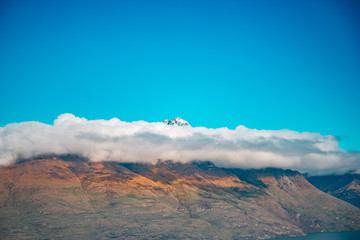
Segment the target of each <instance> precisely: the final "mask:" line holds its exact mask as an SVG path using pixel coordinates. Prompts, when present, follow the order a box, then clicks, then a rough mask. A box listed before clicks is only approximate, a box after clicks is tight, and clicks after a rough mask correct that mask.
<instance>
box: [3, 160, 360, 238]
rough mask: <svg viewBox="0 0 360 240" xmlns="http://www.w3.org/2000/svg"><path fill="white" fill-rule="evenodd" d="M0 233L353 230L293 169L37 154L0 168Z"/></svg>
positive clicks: (355, 220)
mask: <svg viewBox="0 0 360 240" xmlns="http://www.w3.org/2000/svg"><path fill="white" fill-rule="evenodd" d="M0 182H1V184H0V229H1V231H0V234H1V235H0V238H1V239H266V238H276V237H285V236H297V235H303V234H305V233H309V232H319V231H345V230H359V229H360V209H359V208H357V207H355V206H353V205H351V204H349V203H347V202H344V201H342V200H340V199H337V198H335V197H333V196H331V195H328V194H326V193H324V192H322V191H320V190H319V189H317V188H316V187H314V186H313V185H311V184H310V183H309V182H308V181H307V180H306V179H305V178H304V177H303V176H302V175H301V174H300V173H298V172H296V171H291V170H282V169H275V168H267V169H261V170H243V169H226V168H219V167H216V166H215V165H214V164H213V163H211V162H192V163H186V164H184V163H176V162H172V161H159V162H157V163H156V164H144V163H118V162H89V161H87V160H86V159H84V158H81V157H79V156H55V155H54V156H42V157H40V158H34V159H32V160H22V161H19V162H18V163H17V164H13V165H9V166H3V167H0Z"/></svg>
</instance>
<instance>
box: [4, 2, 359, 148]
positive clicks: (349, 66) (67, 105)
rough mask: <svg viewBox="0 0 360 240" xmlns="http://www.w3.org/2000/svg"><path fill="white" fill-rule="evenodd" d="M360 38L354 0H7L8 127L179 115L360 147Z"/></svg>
mask: <svg viewBox="0 0 360 240" xmlns="http://www.w3.org/2000/svg"><path fill="white" fill-rule="evenodd" d="M359 43H360V3H359V1H356V0H354V1H350V0H338V1H335V0H326V1H317V0H308V1H307V0H292V1H289V0H284V1H268V0H264V1H255V0H254V1H239V0H237V1H229V0H221V1H220V0H219V1H211V0H210V1H209V0H207V1H196V0H191V1H149V0H146V1H137V0H129V1H122V0H119V1H106V0H103V1H74V0H72V1H64V0H62V1H50V0H47V1H33V0H24V1H19V0H0V84H1V85H0V126H4V125H6V124H8V123H11V122H22V121H40V122H44V123H52V122H53V120H54V119H55V118H56V117H57V116H58V115H60V114H61V113H67V112H68V113H72V114H75V115H76V116H79V117H85V118H88V119H109V118H112V117H117V118H119V119H121V120H124V121H135V120H145V121H162V120H164V119H165V118H175V117H177V116H180V117H182V118H184V119H186V120H187V121H189V122H190V124H192V125H193V126H206V127H211V128H217V127H229V128H235V127H236V126H237V125H240V124H241V125H245V126H246V127H249V128H257V129H274V130H275V129H291V130H296V131H301V132H302V131H309V132H319V133H321V134H323V135H327V134H331V135H334V136H337V137H338V138H339V140H340V146H341V147H342V148H344V149H346V150H352V149H356V150H360V124H359V123H360V93H359V91H360V44H359Z"/></svg>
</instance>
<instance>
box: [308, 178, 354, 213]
mask: <svg viewBox="0 0 360 240" xmlns="http://www.w3.org/2000/svg"><path fill="white" fill-rule="evenodd" d="M308 181H309V182H310V183H312V184H313V185H314V186H316V187H317V188H319V189H320V190H322V191H324V192H326V193H329V194H331V195H333V196H335V197H337V198H340V199H342V200H344V201H347V202H349V203H351V204H353V205H354V206H356V207H360V174H345V175H329V176H313V177H309V178H308Z"/></svg>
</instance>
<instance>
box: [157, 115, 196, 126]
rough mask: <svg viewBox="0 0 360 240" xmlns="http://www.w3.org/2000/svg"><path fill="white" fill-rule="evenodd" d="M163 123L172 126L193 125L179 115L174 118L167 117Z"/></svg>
mask: <svg viewBox="0 0 360 240" xmlns="http://www.w3.org/2000/svg"><path fill="white" fill-rule="evenodd" d="M163 123H165V124H167V125H171V126H190V127H191V125H190V124H189V123H188V122H187V121H185V120H184V119H181V118H179V117H177V118H174V119H172V120H167V119H166V120H165V121H164V122H163Z"/></svg>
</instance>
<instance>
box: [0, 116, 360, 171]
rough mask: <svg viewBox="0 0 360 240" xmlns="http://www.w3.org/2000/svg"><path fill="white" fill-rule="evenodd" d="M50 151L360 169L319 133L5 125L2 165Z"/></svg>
mask: <svg viewBox="0 0 360 240" xmlns="http://www.w3.org/2000/svg"><path fill="white" fill-rule="evenodd" d="M46 153H55V154H81V155H83V156H85V157H88V158H89V159H90V160H91V161H119V162H155V161H157V160H158V159H162V160H169V159H171V160H175V161H181V162H188V161H192V160H209V161H212V162H214V163H215V164H216V165H217V166H223V167H239V168H263V167H279V168H290V169H294V170H298V171H301V172H308V173H310V174H314V175H317V174H332V173H338V174H341V173H345V172H348V171H355V172H357V173H360V154H359V153H358V152H346V151H344V150H342V149H340V148H339V145H338V142H337V140H336V138H335V137H333V136H321V135H320V134H318V133H308V132H304V133H299V132H295V131H290V130H278V131H272V130H256V129H248V128H246V127H244V126H238V127H237V128H236V129H235V130H230V129H228V128H217V129H209V128H204V127H177V126H169V125H166V124H163V123H162V122H154V123H148V122H144V121H137V122H131V123H129V122H123V121H120V120H119V119H117V118H113V119H111V120H91V121H90V120H87V119H85V118H79V117H75V116H74V115H72V114H62V115H60V116H59V117H58V118H57V119H56V120H55V121H54V125H48V124H43V123H40V122H23V123H14V124H8V125H6V126H5V127H3V128H0V165H6V164H11V163H13V162H14V161H15V160H16V159H18V158H19V157H21V158H27V157H34V156H36V155H40V154H46Z"/></svg>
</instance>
